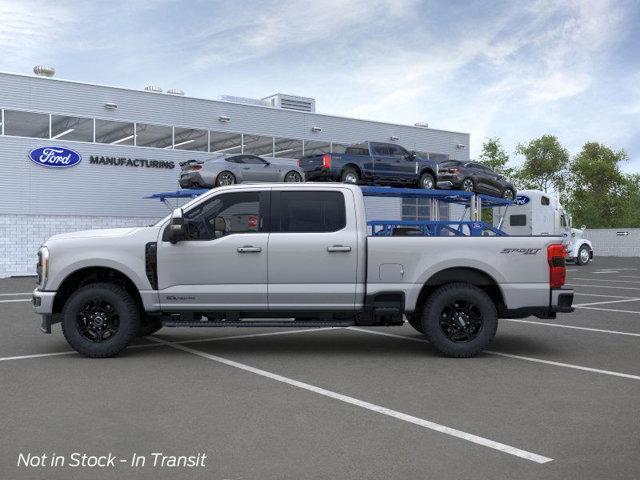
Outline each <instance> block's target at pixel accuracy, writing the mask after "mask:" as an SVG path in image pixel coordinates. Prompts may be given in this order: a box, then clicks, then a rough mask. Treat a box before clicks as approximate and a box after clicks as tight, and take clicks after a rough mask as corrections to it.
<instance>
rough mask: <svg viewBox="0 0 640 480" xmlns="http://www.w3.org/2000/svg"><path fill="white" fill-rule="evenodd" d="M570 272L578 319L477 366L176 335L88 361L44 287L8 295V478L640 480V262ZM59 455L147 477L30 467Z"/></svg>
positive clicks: (235, 332) (400, 344)
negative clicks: (53, 313) (48, 324)
mask: <svg viewBox="0 0 640 480" xmlns="http://www.w3.org/2000/svg"><path fill="white" fill-rule="evenodd" d="M568 270H569V271H568V283H569V284H570V285H572V286H573V288H574V289H575V290H576V297H575V301H574V304H575V305H576V306H577V308H576V311H575V312H574V313H572V314H562V315H559V316H558V318H557V319H555V320H538V319H535V318H528V319H524V320H517V321H516V320H501V321H500V326H499V328H498V334H497V336H496V339H495V340H494V342H493V343H492V345H491V347H490V349H489V351H488V352H485V353H483V354H481V355H479V356H478V357H476V358H472V359H450V358H444V357H442V356H440V355H438V354H437V353H436V352H435V351H434V349H433V348H432V347H431V346H430V345H429V344H428V343H426V342H425V341H424V338H423V337H422V336H421V335H420V334H419V333H418V332H416V331H414V330H413V329H412V328H411V327H410V326H408V325H406V324H405V326H403V327H393V328H377V329H376V328H346V329H309V330H306V329H305V330H303V329H167V328H165V329H162V330H160V331H159V332H157V333H156V334H155V335H153V336H152V337H147V338H144V339H140V340H139V341H137V342H136V343H135V344H134V345H133V346H131V347H130V348H128V349H127V350H126V351H125V352H124V353H123V354H122V355H120V356H119V357H117V358H112V359H104V360H93V359H86V358H83V357H81V356H79V355H78V354H76V353H74V352H71V351H70V347H69V346H68V345H67V343H66V342H65V340H64V338H63V336H62V333H61V332H60V327H59V325H57V326H54V330H53V333H52V334H51V335H44V334H42V333H40V331H39V329H38V327H39V321H40V320H39V318H38V317H37V316H36V315H34V314H33V313H32V311H31V306H30V303H29V299H30V296H29V292H30V290H31V289H32V288H33V282H34V280H33V279H32V278H19V279H15V278H14V279H4V280H0V386H1V388H2V393H1V394H0V409H1V411H2V417H1V418H0V438H2V442H1V443H0V478H2V479H5V478H6V479H23V478H25V479H26V478H28V479H40V478H43V479H45V478H46V479H58V478H60V479H69V478H83V479H93V478H149V479H151V478H153V479H158V478H160V479H162V478H178V479H182V478H184V479H200V478H207V479H261V480H263V479H285V478H286V479H288V478H291V479H319V478H331V479H334V478H339V479H377V478H380V479H389V478H399V479H418V478H434V479H435V478H437V479H461V478H478V479H484V478H492V479H494V478H495V479H514V478H517V479H540V478H545V479H547V478H557V479H574V478H575V479H591V478H593V479H602V478H630V479H631V478H638V477H640V433H639V432H640V414H638V402H639V400H640V260H639V259H628V258H625V259H619V258H597V259H596V261H595V262H594V263H593V264H591V265H588V266H584V267H579V266H574V265H569V267H568ZM53 452H55V453H56V454H57V455H64V456H67V457H68V456H69V455H71V454H72V453H73V452H81V453H87V454H91V455H101V454H105V455H106V454H107V453H109V452H112V453H113V454H115V455H117V456H118V457H122V458H125V459H127V458H130V457H131V456H132V455H133V454H138V455H142V456H145V457H146V458H147V464H146V465H145V466H144V467H132V466H130V465H129V464H128V463H127V464H124V463H123V464H118V465H116V466H115V467H109V468H102V469H100V468H98V467H95V468H88V467H87V468H82V469H81V468H71V467H69V466H66V467H56V468H53V467H24V466H21V467H18V466H17V462H18V457H19V454H20V453H23V454H27V453H32V454H34V455H35V454H42V453H48V454H49V455H50V454H51V453H53ZM153 452H162V453H164V454H168V455H196V454H198V453H201V452H202V453H206V455H207V459H206V463H205V464H206V466H205V467H193V468H186V467H185V468H178V467H176V468H171V467H162V468H160V467H156V468H154V467H152V466H150V459H151V454H152V453H153Z"/></svg>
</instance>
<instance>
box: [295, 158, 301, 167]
mask: <svg viewBox="0 0 640 480" xmlns="http://www.w3.org/2000/svg"><path fill="white" fill-rule="evenodd" d="M296 163H297V164H298V166H299V167H301V166H302V165H300V163H301V161H300V159H298V161H297V162H296Z"/></svg>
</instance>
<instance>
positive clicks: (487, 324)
mask: <svg viewBox="0 0 640 480" xmlns="http://www.w3.org/2000/svg"><path fill="white" fill-rule="evenodd" d="M456 302H459V304H465V303H466V304H467V305H473V306H474V312H477V314H478V315H479V316H480V317H481V326H480V328H479V331H477V333H476V334H475V336H473V337H471V338H470V339H469V340H467V341H455V340H453V339H452V338H450V337H449V336H448V335H447V334H446V333H445V330H446V328H445V327H443V325H446V324H445V320H444V318H445V314H446V312H447V311H448V310H450V306H452V305H455V304H456ZM466 324H467V325H468V324H469V322H467V323H466ZM457 327H460V324H458V323H456V328H457ZM497 328H498V313H497V311H496V307H495V305H494V303H493V300H491V297H489V295H487V294H486V293H485V292H484V291H483V290H481V289H480V288H478V287H476V286H474V285H471V284H469V283H462V282H460V283H449V284H447V285H444V286H442V287H440V288H438V289H437V290H436V291H435V292H433V293H432V294H431V295H429V297H428V298H427V301H426V302H425V305H424V308H423V310H422V331H423V333H424V335H425V336H426V337H427V340H429V343H431V344H432V345H433V346H434V347H435V349H436V350H438V351H439V352H440V353H442V354H444V355H446V356H448V357H458V358H461V357H472V356H474V355H476V354H477V353H479V352H480V351H482V350H483V349H485V348H486V347H487V346H488V345H489V344H490V343H491V341H492V340H493V337H495V334H496V330H497Z"/></svg>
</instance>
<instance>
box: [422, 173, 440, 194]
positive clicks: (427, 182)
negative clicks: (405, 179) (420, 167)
mask: <svg viewBox="0 0 640 480" xmlns="http://www.w3.org/2000/svg"><path fill="white" fill-rule="evenodd" d="M435 186H436V181H435V179H434V178H433V175H431V174H430V173H423V174H422V175H420V188H422V189H425V190H433V189H434V188H435Z"/></svg>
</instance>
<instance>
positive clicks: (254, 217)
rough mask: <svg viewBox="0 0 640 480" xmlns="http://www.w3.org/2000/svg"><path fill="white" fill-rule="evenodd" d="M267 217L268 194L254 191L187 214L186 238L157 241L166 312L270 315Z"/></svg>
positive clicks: (213, 199) (214, 201) (225, 196)
mask: <svg viewBox="0 0 640 480" xmlns="http://www.w3.org/2000/svg"><path fill="white" fill-rule="evenodd" d="M268 214H269V192H268V191H262V192H260V191H251V190H247V191H239V192H232V193H222V194H219V195H215V196H213V197H210V198H209V199H207V200H205V201H204V202H202V203H199V204H196V205H194V206H193V207H191V208H189V209H188V210H186V211H185V212H184V217H183V218H184V222H185V229H186V231H187V238H186V239H185V240H182V241H179V242H177V243H176V244H171V243H170V242H169V241H168V236H167V235H166V233H162V234H161V235H162V238H161V239H159V240H158V255H157V259H158V260H157V261H158V290H159V295H160V304H161V305H162V308H163V309H164V310H169V311H170V310H184V309H185V308H186V309H191V310H193V309H203V310H207V309H209V310H224V309H227V310H234V309H244V310H246V309H253V310H267V245H268V238H269V233H268V225H269V223H268ZM166 230H167V229H165V231H166Z"/></svg>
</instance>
